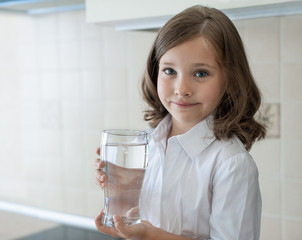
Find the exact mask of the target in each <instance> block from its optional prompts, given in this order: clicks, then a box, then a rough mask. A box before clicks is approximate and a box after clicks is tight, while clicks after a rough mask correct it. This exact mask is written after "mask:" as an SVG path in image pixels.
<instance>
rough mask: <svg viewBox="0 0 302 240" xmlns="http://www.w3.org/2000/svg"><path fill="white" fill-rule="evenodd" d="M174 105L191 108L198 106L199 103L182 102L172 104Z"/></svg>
mask: <svg viewBox="0 0 302 240" xmlns="http://www.w3.org/2000/svg"><path fill="white" fill-rule="evenodd" d="M172 103H173V104H174V105H176V106H177V107H180V108H190V107H194V106H196V105H197V104H198V103H181V102H172Z"/></svg>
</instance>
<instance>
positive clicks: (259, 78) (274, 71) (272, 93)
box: [251, 63, 280, 102]
mask: <svg viewBox="0 0 302 240" xmlns="http://www.w3.org/2000/svg"><path fill="white" fill-rule="evenodd" d="M251 69H252V72H253V75H254V78H255V81H256V83H257V85H258V86H259V88H260V91H261V94H262V96H263V101H265V102H279V101H280V66H279V64H277V63H253V64H251Z"/></svg>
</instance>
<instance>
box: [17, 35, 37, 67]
mask: <svg viewBox="0 0 302 240" xmlns="http://www.w3.org/2000/svg"><path fill="white" fill-rule="evenodd" d="M18 51H19V55H18V61H17V63H18V67H19V69H20V71H21V72H37V70H38V59H39V58H38V48H37V42H36V41H35V40H33V41H30V42H22V43H20V44H19V45H18Z"/></svg>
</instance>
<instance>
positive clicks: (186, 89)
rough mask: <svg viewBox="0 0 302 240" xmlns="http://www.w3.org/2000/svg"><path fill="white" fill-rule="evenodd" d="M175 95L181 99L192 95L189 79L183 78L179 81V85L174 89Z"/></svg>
mask: <svg viewBox="0 0 302 240" xmlns="http://www.w3.org/2000/svg"><path fill="white" fill-rule="evenodd" d="M174 94H176V95H178V96H179V97H189V96H191V95H192V87H191V85H190V80H189V79H184V78H181V79H179V80H178V81H177V85H176V87H175V89H174Z"/></svg>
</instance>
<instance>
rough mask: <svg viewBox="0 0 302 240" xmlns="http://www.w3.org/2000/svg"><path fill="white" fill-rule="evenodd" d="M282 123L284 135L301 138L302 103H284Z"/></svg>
mask: <svg viewBox="0 0 302 240" xmlns="http://www.w3.org/2000/svg"><path fill="white" fill-rule="evenodd" d="M281 111H282V114H283V116H284V118H283V120H284V123H283V125H282V127H283V129H284V130H283V132H284V137H285V138H286V139H288V138H294V139H301V138H302V125H301V122H302V104H294V103H293V104H290V103H284V104H283V110H282V109H281Z"/></svg>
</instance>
